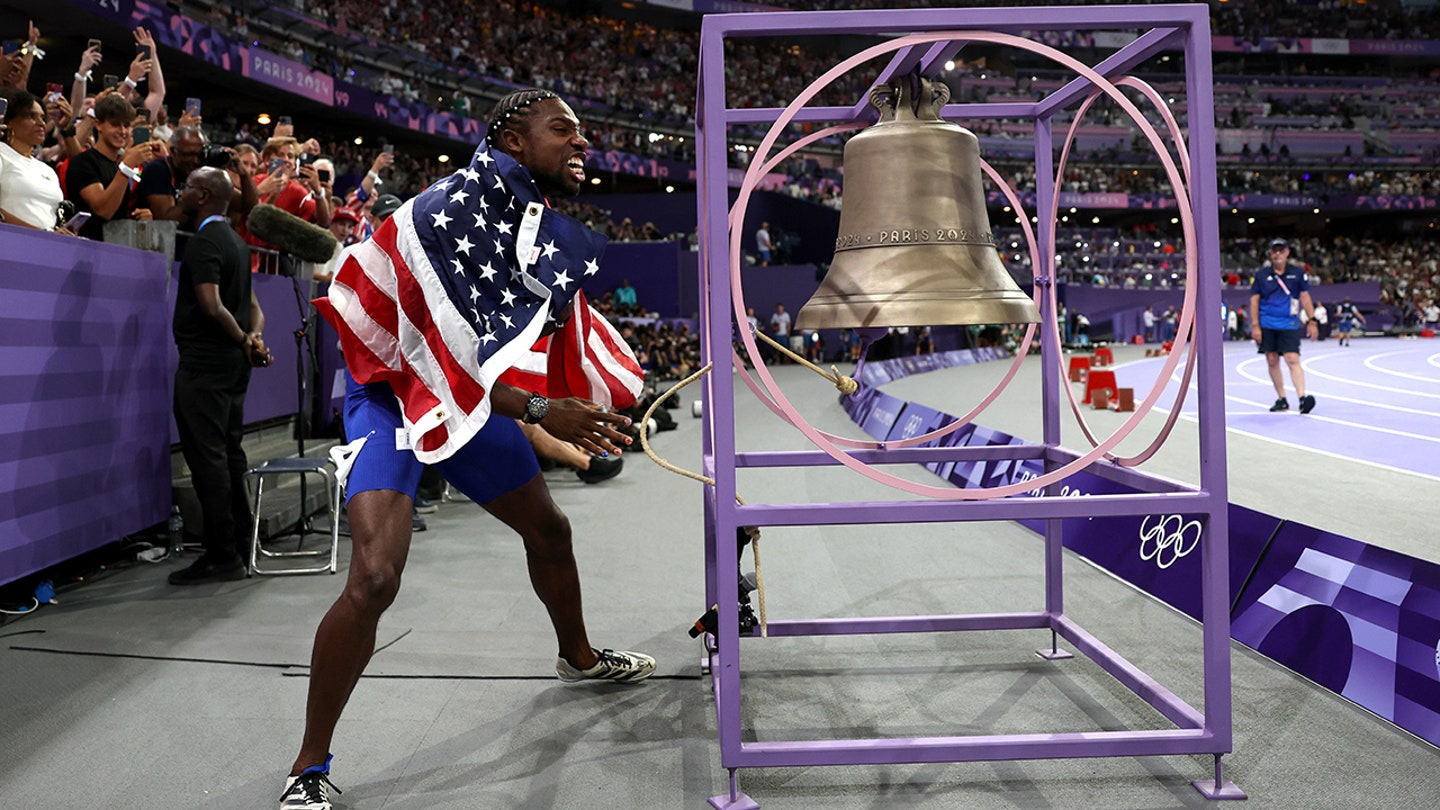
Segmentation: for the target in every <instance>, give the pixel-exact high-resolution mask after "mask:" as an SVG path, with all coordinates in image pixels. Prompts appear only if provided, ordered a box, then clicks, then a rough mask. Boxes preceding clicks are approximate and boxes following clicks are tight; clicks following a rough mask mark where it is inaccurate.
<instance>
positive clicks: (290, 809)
mask: <svg viewBox="0 0 1440 810" xmlns="http://www.w3.org/2000/svg"><path fill="white" fill-rule="evenodd" d="M332 790H333V791H335V793H337V794H339V793H340V792H341V791H340V788H337V787H335V783H334V782H331V781H330V761H329V760H328V759H327V760H326V761H325V764H324V765H323V766H318V767H314V768H306V769H305V771H304V772H302V773H301V774H300V775H299V776H287V777H285V792H284V793H281V794H280V810H333V805H331V804H330V791H332Z"/></svg>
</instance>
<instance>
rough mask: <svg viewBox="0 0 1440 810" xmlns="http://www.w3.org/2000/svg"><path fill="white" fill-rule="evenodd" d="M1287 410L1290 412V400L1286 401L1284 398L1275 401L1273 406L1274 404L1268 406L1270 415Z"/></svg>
mask: <svg viewBox="0 0 1440 810" xmlns="http://www.w3.org/2000/svg"><path fill="white" fill-rule="evenodd" d="M1302 401H1303V400H1302ZM1288 410H1290V400H1288V399H1286V398H1285V397H1280V398H1279V399H1277V400H1275V404H1274V405H1271V406H1270V412H1271V413H1275V412H1276V411H1288Z"/></svg>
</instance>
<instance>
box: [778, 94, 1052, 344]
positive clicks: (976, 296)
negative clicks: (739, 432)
mask: <svg viewBox="0 0 1440 810" xmlns="http://www.w3.org/2000/svg"><path fill="white" fill-rule="evenodd" d="M949 100H950V88H949V87H947V86H946V85H945V83H944V82H933V83H932V82H931V81H930V80H929V79H924V78H920V77H906V79H905V80H903V81H901V82H900V83H899V84H897V85H891V86H889V87H877V88H875V89H874V90H872V91H871V93H870V103H871V104H873V105H874V106H875V107H876V108H877V109H879V111H880V120H879V121H878V122H877V123H876V124H875V125H874V126H871V127H869V128H868V129H866V130H864V131H863V132H861V133H860V134H858V135H856V136H855V137H854V138H852V139H851V140H850V142H849V143H848V144H846V146H845V198H844V202H843V204H842V206H841V210H840V236H839V238H837V239H836V240H835V259H834V261H833V263H832V264H831V265H830V272H829V273H828V274H827V275H826V276H825V281H824V283H822V284H821V285H820V289H819V290H817V291H816V292H815V295H813V296H812V297H811V298H810V302H809V303H807V304H806V305H805V306H804V307H803V308H801V310H800V314H799V315H798V316H797V317H796V319H795V325H796V327H797V328H804V329H832V328H846V327H849V328H855V327H864V326H938V325H942V324H987V323H1038V322H1039V321H1040V312H1039V310H1037V309H1036V307H1035V303H1034V301H1032V300H1031V299H1030V297H1029V296H1027V295H1026V294H1025V293H1023V292H1021V290H1020V288H1019V287H1018V286H1016V284H1015V282H1014V280H1012V279H1011V278H1010V274H1009V273H1008V272H1006V270H1005V266H1004V265H1003V264H1001V262H1000V256H999V254H998V253H997V252H996V250H995V236H994V234H993V233H992V232H991V230H990V220H989V217H988V216H987V215H986V213H985V189H984V187H983V186H982V185H981V182H980V142H979V140H978V139H977V138H976V137H975V135H974V134H973V133H971V132H970V131H969V130H967V129H964V128H963V127H960V126H958V125H956V124H953V123H950V122H948V121H944V120H942V119H941V118H940V109H941V107H943V106H944V105H945V102H947V101H949Z"/></svg>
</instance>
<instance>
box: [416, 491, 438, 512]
mask: <svg viewBox="0 0 1440 810" xmlns="http://www.w3.org/2000/svg"><path fill="white" fill-rule="evenodd" d="M438 511H440V507H438V506H436V505H435V502H434V501H431V500H428V499H426V498H422V497H420V496H419V495H416V496H415V512H416V513H417V514H421V515H431V514H434V513H435V512H438Z"/></svg>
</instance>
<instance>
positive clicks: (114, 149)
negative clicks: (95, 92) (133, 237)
mask: <svg viewBox="0 0 1440 810" xmlns="http://www.w3.org/2000/svg"><path fill="white" fill-rule="evenodd" d="M94 114H95V120H94V126H95V133H96V134H95V145H94V146H92V147H90V148H89V149H86V150H85V151H84V152H81V153H80V154H78V155H76V156H75V157H73V158H71V159H70V166H69V168H68V169H67V170H66V172H65V197H66V199H69V200H71V201H73V202H74V203H75V210H76V211H77V212H86V213H89V214H92V216H91V217H90V221H88V222H86V223H85V225H84V227H82V228H81V229H80V235H81V236H83V237H85V238H87V239H97V240H100V239H104V234H105V223H106V222H109V221H110V220H112V219H131V218H133V219H150V210H149V209H148V208H136V207H135V194H134V188H135V185H134V184H135V181H138V180H139V179H140V172H139V167H141V166H143V165H145V164H146V163H147V162H149V160H150V159H151V157H153V156H154V154H155V153H156V149H157V147H158V148H159V149H160V150H163V149H164V146H165V145H164V144H157V143H154V142H147V143H141V144H131V142H130V136H131V132H132V130H133V127H134V121H135V108H134V107H132V106H130V102H128V101H126V100H125V99H123V98H121V97H120V95H119V94H118V93H110V94H107V95H102V96H101V97H100V98H99V99H98V100H97V101H96V102H95V107H94Z"/></svg>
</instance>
